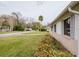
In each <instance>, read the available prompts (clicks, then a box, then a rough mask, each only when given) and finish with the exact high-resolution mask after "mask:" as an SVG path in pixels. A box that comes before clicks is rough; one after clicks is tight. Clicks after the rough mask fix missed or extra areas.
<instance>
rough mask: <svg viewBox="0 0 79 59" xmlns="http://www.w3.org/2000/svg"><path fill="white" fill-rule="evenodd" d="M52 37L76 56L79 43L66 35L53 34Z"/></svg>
mask: <svg viewBox="0 0 79 59" xmlns="http://www.w3.org/2000/svg"><path fill="white" fill-rule="evenodd" d="M51 36H52V37H54V38H55V39H56V40H57V41H59V42H60V43H61V44H62V45H63V46H64V47H65V48H66V49H67V50H69V51H70V52H71V53H72V54H74V55H76V53H77V51H76V49H77V44H76V43H77V41H76V40H72V39H71V38H70V37H68V36H65V35H59V34H58V33H55V32H52V33H51Z"/></svg>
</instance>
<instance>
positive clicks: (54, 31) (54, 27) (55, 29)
mask: <svg viewBox="0 0 79 59" xmlns="http://www.w3.org/2000/svg"><path fill="white" fill-rule="evenodd" d="M54 32H56V24H55V25H54Z"/></svg>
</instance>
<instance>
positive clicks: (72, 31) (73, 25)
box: [70, 15, 75, 39]
mask: <svg viewBox="0 0 79 59" xmlns="http://www.w3.org/2000/svg"><path fill="white" fill-rule="evenodd" d="M70 37H71V38H72V39H75V15H73V16H71V18H70Z"/></svg>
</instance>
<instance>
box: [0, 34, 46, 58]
mask: <svg viewBox="0 0 79 59" xmlns="http://www.w3.org/2000/svg"><path fill="white" fill-rule="evenodd" d="M34 33H39V34H40V33H41V34H42V33H43V34H46V33H47V32H34ZM43 37H44V35H27V34H24V35H22V36H16V37H9V38H0V56H21V57H23V56H28V57H29V56H33V51H34V50H36V49H37V48H38V44H39V43H40V41H41V39H42V38H43Z"/></svg>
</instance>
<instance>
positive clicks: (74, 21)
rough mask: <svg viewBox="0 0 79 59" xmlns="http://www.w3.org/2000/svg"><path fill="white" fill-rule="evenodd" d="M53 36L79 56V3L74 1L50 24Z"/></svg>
mask: <svg viewBox="0 0 79 59" xmlns="http://www.w3.org/2000/svg"><path fill="white" fill-rule="evenodd" d="M50 28H51V35H52V36H53V37H54V38H56V39H57V40H58V41H59V42H60V43H61V44H62V45H63V46H64V47H65V48H66V49H67V50H69V51H70V52H71V53H72V54H74V55H75V56H79V2H78V1H72V2H70V3H69V4H68V6H67V7H66V8H65V9H64V10H63V11H62V12H61V13H60V14H59V15H58V16H57V17H56V18H55V20H54V21H53V22H52V23H51V24H50Z"/></svg>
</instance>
